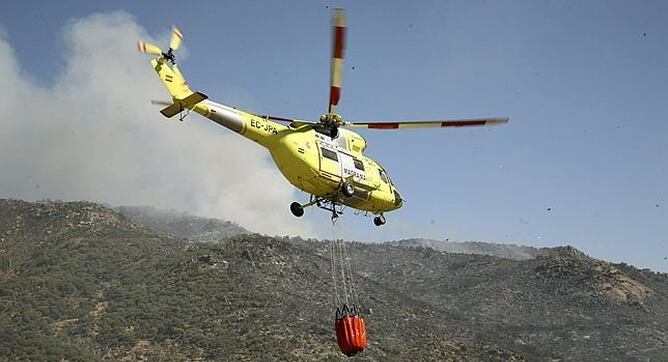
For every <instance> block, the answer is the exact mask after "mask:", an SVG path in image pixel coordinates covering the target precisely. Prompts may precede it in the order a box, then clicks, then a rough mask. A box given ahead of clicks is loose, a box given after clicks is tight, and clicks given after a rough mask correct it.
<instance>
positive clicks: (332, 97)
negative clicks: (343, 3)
mask: <svg viewBox="0 0 668 362" xmlns="http://www.w3.org/2000/svg"><path fill="white" fill-rule="evenodd" d="M332 38H333V44H332V64H331V73H330V89H329V113H330V114H331V113H336V107H337V106H338V105H339V99H340V98H341V77H342V73H343V53H344V50H345V47H346V44H345V42H346V13H345V10H343V9H334V12H333V14H332Z"/></svg>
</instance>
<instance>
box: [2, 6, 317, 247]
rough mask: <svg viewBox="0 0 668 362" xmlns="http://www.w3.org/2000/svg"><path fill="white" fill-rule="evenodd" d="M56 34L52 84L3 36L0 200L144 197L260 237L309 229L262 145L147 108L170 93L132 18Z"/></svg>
mask: <svg viewBox="0 0 668 362" xmlns="http://www.w3.org/2000/svg"><path fill="white" fill-rule="evenodd" d="M63 34H64V37H65V39H64V40H65V43H66V45H67V51H66V52H65V54H66V56H65V65H64V68H63V69H62V70H61V71H59V73H58V75H57V76H56V79H55V81H54V82H53V84H51V85H49V86H38V85H36V84H34V83H33V82H32V81H31V79H30V77H29V76H27V75H26V74H25V73H24V72H23V71H22V70H21V66H20V64H19V63H18V61H17V59H16V57H15V55H14V52H13V49H12V48H11V46H10V45H9V42H8V39H7V37H6V36H2V35H0V79H2V80H3V81H2V87H0V197H17V198H22V199H27V200H37V199H44V198H50V199H63V200H78V199H84V200H93V201H101V202H107V203H110V204H113V205H140V204H148V205H153V206H156V207H159V208H174V209H178V210H183V211H187V212H191V213H195V214H198V215H203V216H210V217H218V218H223V219H227V220H231V221H235V222H238V223H240V224H241V225H242V226H245V227H247V228H249V229H251V230H254V231H258V232H266V233H271V234H301V235H310V234H311V233H312V229H311V228H310V227H309V226H308V225H304V224H303V221H298V220H295V219H294V218H293V217H292V216H291V215H290V214H289V211H288V208H287V205H288V204H289V202H290V201H291V200H292V199H293V197H294V195H293V194H294V190H293V189H292V187H291V186H290V185H289V184H288V183H287V181H286V180H284V179H283V177H282V176H281V175H280V174H279V173H278V171H277V170H276V168H275V167H274V166H273V164H272V162H271V160H270V159H269V158H268V154H267V152H266V151H265V150H264V149H260V148H259V147H257V146H256V145H255V144H253V143H251V142H249V141H247V140H245V139H243V138H241V137H239V136H238V135H236V134H232V133H230V132H229V131H228V130H226V129H223V128H220V127H218V126H216V125H214V124H211V123H210V122H208V121H207V120H206V119H204V118H201V117H199V116H198V115H192V116H191V117H190V118H189V120H188V121H186V122H179V121H178V120H177V121H174V120H167V119H165V118H163V117H162V116H161V115H160V114H159V113H158V110H159V108H157V107H154V106H152V105H150V104H149V100H150V99H152V98H157V99H165V98H166V96H167V93H166V90H164V89H163V88H162V85H161V84H160V81H159V80H158V79H157V77H156V76H155V74H154V72H153V70H152V69H151V67H150V65H149V64H148V61H149V57H147V56H145V55H142V54H139V53H138V52H137V50H136V46H135V44H136V41H137V40H138V39H145V40H151V37H150V36H148V34H147V33H146V31H145V30H144V29H143V28H142V27H140V26H139V25H138V24H137V23H136V22H135V21H134V19H133V18H132V17H131V16H130V15H128V14H126V13H122V12H118V13H111V14H96V15H91V16H88V17H86V18H83V19H79V20H76V21H73V22H71V23H69V25H67V26H66V28H65V31H64V32H63ZM164 39H165V41H162V42H157V43H158V44H164V43H165V42H166V39H167V34H164ZM184 72H185V73H186V76H187V68H186V69H185V70H184ZM213 98H215V96H214V97H213Z"/></svg>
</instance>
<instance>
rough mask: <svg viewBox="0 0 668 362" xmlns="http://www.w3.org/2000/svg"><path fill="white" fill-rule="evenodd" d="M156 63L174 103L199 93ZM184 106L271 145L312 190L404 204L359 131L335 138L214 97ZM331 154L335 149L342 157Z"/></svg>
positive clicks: (174, 70) (293, 179)
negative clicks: (350, 188) (349, 188)
mask: <svg viewBox="0 0 668 362" xmlns="http://www.w3.org/2000/svg"><path fill="white" fill-rule="evenodd" d="M151 64H152V65H153V68H154V69H155V70H156V72H157V73H158V75H159V76H160V79H161V80H162V82H163V83H164V84H165V86H166V87H167V89H168V90H169V93H170V94H171V95H172V98H173V101H174V103H177V102H179V101H180V100H183V99H184V98H186V97H188V96H189V95H191V94H193V91H192V90H190V88H189V87H188V85H187V84H186V82H185V79H184V78H183V76H182V74H181V72H180V71H179V69H178V67H177V66H176V65H173V66H169V65H167V64H166V63H163V62H161V61H159V60H158V59H155V60H153V61H152V62H151ZM183 106H184V108H189V109H192V110H193V111H195V112H197V113H199V114H201V115H203V116H205V117H207V118H209V119H211V120H212V121H214V122H216V123H218V124H220V125H223V126H225V127H227V128H229V129H231V130H233V131H235V132H237V133H239V134H240V135H242V136H244V137H246V138H248V139H249V140H251V141H253V142H255V143H257V144H259V145H261V146H263V147H265V148H267V150H269V153H270V154H271V157H272V158H273V160H274V162H275V163H276V166H278V169H279V170H280V171H281V173H282V174H283V176H285V178H286V179H287V180H288V181H289V182H290V183H291V184H292V185H293V186H295V187H297V188H298V189H300V190H302V191H304V192H306V193H309V194H311V195H314V196H317V197H325V198H328V199H331V200H335V201H336V202H337V203H339V204H344V205H347V206H350V207H353V208H355V209H359V210H363V211H370V212H373V213H382V212H387V211H391V210H395V209H398V208H400V207H401V206H402V205H403V202H402V200H401V197H400V196H399V193H398V192H397V190H396V188H395V187H394V185H393V184H392V182H391V181H390V180H389V178H388V177H387V174H386V173H385V170H383V168H382V167H381V166H380V164H378V163H377V162H375V161H374V160H372V159H371V158H368V157H366V156H364V155H363V151H364V149H365V148H366V142H365V140H364V138H362V137H361V136H360V135H359V134H357V133H355V132H352V131H350V130H346V129H340V130H339V136H338V137H337V138H336V139H331V138H330V137H329V136H328V135H327V134H323V133H319V132H317V131H316V130H314V128H313V127H312V126H310V125H308V124H306V125H302V126H299V127H297V128H292V127H288V126H285V125H282V124H279V123H276V122H273V121H270V120H268V119H265V118H262V117H259V116H256V115H253V114H251V113H248V112H244V111H241V110H238V109H234V108H231V107H227V106H224V105H221V104H217V103H214V102H211V101H208V100H205V101H202V102H199V103H197V104H194V105H188V104H183ZM325 154H327V155H329V156H330V157H332V154H335V155H336V156H335V158H336V159H337V160H336V161H335V160H332V159H331V158H327V157H325ZM344 181H349V182H352V183H353V185H354V186H355V193H354V195H353V196H351V197H346V196H344V195H343V193H342V192H341V186H342V184H343V182H344Z"/></svg>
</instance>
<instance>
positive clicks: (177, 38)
mask: <svg viewBox="0 0 668 362" xmlns="http://www.w3.org/2000/svg"><path fill="white" fill-rule="evenodd" d="M181 39H183V33H181V29H179V28H178V27H176V26H174V28H172V37H171V38H170V39H169V47H170V48H171V49H172V50H173V51H176V49H178V48H179V46H181Z"/></svg>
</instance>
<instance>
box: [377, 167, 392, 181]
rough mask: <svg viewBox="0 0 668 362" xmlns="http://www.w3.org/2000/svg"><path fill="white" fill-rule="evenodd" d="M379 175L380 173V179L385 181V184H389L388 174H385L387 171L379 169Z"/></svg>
mask: <svg viewBox="0 0 668 362" xmlns="http://www.w3.org/2000/svg"><path fill="white" fill-rule="evenodd" d="M378 173H380V179H381V180H383V182H385V183H389V181H388V179H387V174H386V173H385V171H383V170H380V169H379V170H378Z"/></svg>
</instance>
